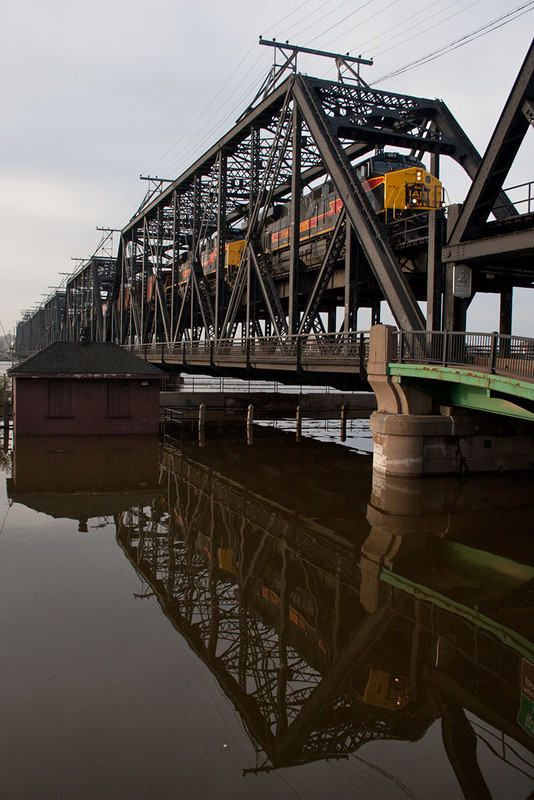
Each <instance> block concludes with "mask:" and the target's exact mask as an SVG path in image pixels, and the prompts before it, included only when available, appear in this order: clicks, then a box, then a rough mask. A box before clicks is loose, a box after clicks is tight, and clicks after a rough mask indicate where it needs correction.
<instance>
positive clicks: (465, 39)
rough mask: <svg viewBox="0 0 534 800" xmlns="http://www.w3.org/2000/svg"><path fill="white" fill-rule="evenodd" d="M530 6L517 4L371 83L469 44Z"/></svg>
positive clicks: (519, 15)
mask: <svg viewBox="0 0 534 800" xmlns="http://www.w3.org/2000/svg"><path fill="white" fill-rule="evenodd" d="M532 6H534V0H529V2H528V3H524V4H523V5H521V6H517V7H516V8H514V9H513V10H512V11H509V12H508V13H507V14H502V15H501V16H500V17H496V18H495V19H494V20H492V21H491V22H488V23H486V24H485V25H482V26H481V27H480V28H475V29H474V30H472V31H470V32H469V33H466V34H465V35H464V36H461V37H460V38H459V39H454V40H453V41H452V42H449V43H448V44H446V45H443V47H440V48H438V49H436V50H433V51H432V52H430V53H427V54H426V55H424V56H421V58H418V59H416V60H415V61H411V62H410V63H409V64H405V65H404V66H403V67H399V68H398V69H396V70H394V71H393V72H389V73H388V74H387V75H383V76H382V77H381V78H378V80H376V81H374V82H373V83H374V84H376V83H381V82H382V81H384V80H386V79H387V78H392V77H395V76H397V75H401V74H403V73H404V72H407V71H408V70H410V69H414V68H415V67H417V66H421V65H422V64H427V63H429V62H430V61H434V60H435V59H436V58H440V57H441V56H443V55H445V54H446V53H450V52H451V51H453V50H457V49H458V48H459V47H463V45H465V44H469V43H470V42H473V41H475V40H476V39H480V38H481V37H482V36H485V35H486V34H488V33H492V31H494V30H498V29H499V28H502V27H503V26H504V25H507V24H508V23H509V22H512V21H514V20H516V19H518V18H519V17H522V16H523V15H524V14H527V13H528V12H529V11H531V10H532ZM519 12H521V13H519ZM498 23H501V24H498Z"/></svg>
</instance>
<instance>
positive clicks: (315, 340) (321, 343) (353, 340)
mask: <svg viewBox="0 0 534 800" xmlns="http://www.w3.org/2000/svg"><path fill="white" fill-rule="evenodd" d="M130 349H131V350H132V351H133V352H135V353H137V354H138V355H141V356H143V357H144V358H145V359H148V358H149V357H150V356H152V357H159V358H161V360H162V361H164V360H165V359H167V358H173V359H178V360H181V361H182V363H184V364H186V363H187V362H188V361H189V360H192V359H198V360H202V361H205V362H206V363H211V362H213V361H214V360H215V359H216V360H217V361H219V362H221V361H225V360H231V359H232V360H235V359H238V360H241V361H243V363H249V362H250V361H251V360H252V359H254V358H258V357H259V358H262V359H265V360H268V361H272V362H273V363H276V361H284V360H287V359H291V360H293V359H294V360H295V362H296V363H297V364H299V363H300V362H302V360H303V359H306V358H310V359H321V360H323V359H324V360H328V361H330V360H334V361H335V360H336V359H347V358H349V359H350V358H353V359H357V360H358V361H359V362H360V363H364V362H365V361H366V360H367V358H368V355H369V331H351V332H349V333H321V334H306V335H294V336H256V337H255V336H251V337H248V338H234V339H204V340H200V341H181V342H176V343H169V342H157V343H153V344H140V345H139V344H132V345H131V346H130Z"/></svg>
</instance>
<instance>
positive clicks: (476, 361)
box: [395, 331, 534, 380]
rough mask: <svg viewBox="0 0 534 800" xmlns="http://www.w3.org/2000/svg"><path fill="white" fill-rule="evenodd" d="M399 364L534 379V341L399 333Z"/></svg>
mask: <svg viewBox="0 0 534 800" xmlns="http://www.w3.org/2000/svg"><path fill="white" fill-rule="evenodd" d="M395 336H396V357H395V360H396V361H397V362H398V363H412V364H440V365H441V366H443V367H463V368H466V367H467V368H472V369H473V370H481V371H483V372H490V373H507V374H510V375H516V376H518V377H521V378H528V379H531V380H533V379H534V339H527V338H523V337H519V336H507V335H504V334H499V333H495V332H494V333H465V332H458V331H435V332H426V331H397V332H396V334H395Z"/></svg>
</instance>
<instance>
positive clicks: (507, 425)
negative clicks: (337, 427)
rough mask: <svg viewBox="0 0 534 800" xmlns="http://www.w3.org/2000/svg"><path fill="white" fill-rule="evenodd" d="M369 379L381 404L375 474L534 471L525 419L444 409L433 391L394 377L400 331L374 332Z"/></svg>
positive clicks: (533, 431)
mask: <svg viewBox="0 0 534 800" xmlns="http://www.w3.org/2000/svg"><path fill="white" fill-rule="evenodd" d="M369 346H370V349H369V365H368V379H369V382H370V384H371V386H372V388H373V391H374V392H375V395H376V399H377V409H378V410H377V411H375V412H374V413H373V414H372V416H371V430H372V431H373V441H374V457H373V458H374V460H373V469H374V471H375V472H377V473H379V474H382V475H386V476H388V475H392V476H394V475H395V476H404V477H417V476H421V475H455V474H461V473H479V472H503V471H509V470H533V469H534V426H533V425H532V423H530V422H526V421H525V420H520V419H514V418H513V417H501V416H499V415H498V414H489V413H484V412H478V411H471V410H469V409H465V408H458V407H455V406H451V405H441V404H440V402H439V400H438V399H436V398H435V397H433V396H432V393H431V391H432V389H431V385H430V382H429V389H428V391H423V390H421V389H420V388H417V387H415V386H413V385H409V384H408V383H403V382H402V377H401V376H399V375H392V374H390V371H389V369H388V364H390V363H392V362H394V361H395V360H396V357H397V356H396V338H395V328H393V327H392V326H389V325H377V326H375V327H373V328H372V329H371V336H370V345H369Z"/></svg>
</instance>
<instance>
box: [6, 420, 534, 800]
mask: <svg viewBox="0 0 534 800" xmlns="http://www.w3.org/2000/svg"><path fill="white" fill-rule="evenodd" d="M289 443H290V440H289V438H288V437H287V436H285V435H283V434H279V433H278V432H276V431H272V430H270V431H268V432H266V431H262V430H261V429H260V430H259V431H258V432H257V434H256V436H255V444H254V446H253V447H250V446H247V444H246V443H245V442H243V441H241V440H240V437H238V439H237V440H236V438H233V439H232V438H231V437H229V436H228V432H224V431H223V433H222V434H221V435H220V437H215V436H214V438H209V437H208V441H207V443H206V446H205V447H203V448H202V449H201V450H200V449H199V448H198V447H197V446H196V443H194V442H193V441H192V442H191V443H188V441H187V437H185V440H182V441H181V442H180V445H179V448H178V445H177V444H176V445H173V444H172V442H167V443H166V444H165V446H164V447H163V448H162V450H161V453H160V464H159V470H160V489H159V490H157V491H156V489H155V487H154V483H153V477H154V470H153V469H152V468H153V466H154V461H153V458H152V456H150V459H149V460H150V469H149V472H150V475H149V474H148V473H147V474H145V475H144V476H143V475H137V476H136V477H135V480H134V482H135V484H136V485H135V487H134V486H133V485H132V486H131V487H130V488H131V489H134V488H135V491H136V492H138V494H137V495H136V496H135V497H134V496H130V498H129V500H130V502H129V503H123V504H122V506H120V504H119V505H118V506H115V507H114V509H113V511H112V512H110V511H108V512H106V511H105V510H104V511H103V512H102V513H112V514H113V519H114V522H115V525H116V535H117V540H118V542H119V544H120V546H121V547H122V548H123V550H124V552H125V554H126V555H127V557H128V558H129V559H130V561H131V562H132V564H133V565H134V566H135V569H136V570H137V572H138V573H139V575H140V576H141V578H142V579H143V581H144V582H145V592H144V594H151V593H154V594H155V595H157V598H158V600H159V603H160V606H161V608H162V610H163V611H164V613H165V614H166V615H167V616H168V618H169V619H170V620H171V621H172V623H173V624H174V626H175V628H176V629H177V630H178V631H179V632H180V634H181V635H182V636H183V637H185V639H186V640H187V641H188V643H189V645H190V647H191V648H192V649H193V651H194V652H195V653H196V654H197V655H198V656H199V657H200V658H201V659H202V660H203V661H204V662H205V664H207V665H208V667H209V669H210V670H211V671H212V672H213V674H214V675H215V677H216V678H217V680H218V682H219V684H220V686H221V688H222V690H223V691H224V692H225V694H226V695H227V696H228V698H229V699H230V700H231V701H232V703H233V705H234V706H235V708H236V709H237V711H238V712H239V714H240V715H241V718H242V720H243V723H244V725H245V728H246V730H247V732H248V735H249V736H250V738H251V740H252V742H253V744H254V746H255V748H256V753H257V760H256V764H243V765H242V766H243V768H244V770H245V772H257V771H265V770H271V769H273V768H281V767H287V766H293V765H298V764H304V763H308V762H310V761H317V760H320V759H329V758H335V759H337V758H344V757H347V756H349V755H350V754H352V753H355V752H356V751H357V750H358V749H359V748H361V747H362V745H364V744H366V743H370V742H377V743H378V742H381V741H382V742H383V741H385V740H390V741H391V740H397V741H406V742H414V741H417V740H420V739H421V738H422V737H423V736H424V734H425V733H426V732H427V730H428V729H429V727H430V726H431V725H432V723H434V722H435V721H436V720H441V731H442V738H443V747H444V750H445V752H446V755H447V757H448V759H449V761H450V764H451V765H452V768H453V769H454V772H455V774H456V778H457V780H458V783H459V785H460V787H461V790H462V792H463V793H464V795H465V796H467V797H490V796H491V795H490V793H489V791H488V789H487V780H486V776H485V774H484V765H483V764H482V762H481V761H480V749H478V750H477V744H480V742H482V741H484V742H486V743H487V745H488V747H489V748H491V749H492V751H493V752H494V754H496V755H495V757H496V758H498V759H501V760H502V761H504V762H507V764H508V767H507V769H511V770H512V772H513V770H516V771H517V775H518V776H521V780H523V781H524V779H525V776H530V777H531V778H532V777H534V755H533V754H534V738H533V736H532V735H531V733H530V734H529V732H528V730H527V728H528V725H527V724H525V721H526V717H525V714H523V716H521V713H520V706H521V702H522V695H524V691H523V690H524V674H525V669H527V670H528V669H529V668H530V667H529V665H530V664H532V663H534V644H533V642H532V630H533V621H534V604H533V590H534V561H533V558H532V542H531V538H529V534H530V521H531V519H532V512H533V510H534V509H533V500H532V497H531V496H530V495H529V494H528V493H527V492H525V482H524V481H523V478H510V477H495V478H488V477H484V478H483V479H479V478H476V477H473V478H464V479H461V480H456V479H423V480H421V481H415V480H411V481H402V480H400V479H398V480H397V481H392V480H390V479H388V480H387V481H386V480H385V479H383V478H382V479H379V478H375V480H374V483H373V490H372V494H371V497H370V498H369V487H370V483H371V471H370V470H371V460H370V459H368V458H366V457H362V456H357V455H356V454H351V453H348V452H347V451H346V450H344V449H343V448H340V447H339V446H336V445H331V444H326V443H318V442H313V441H311V440H308V441H306V440H305V441H303V442H301V443H300V444H299V445H296V444H293V443H292V442H291V447H289V446H288V445H289ZM281 448H284V458H283V459H280V450H281ZM150 452H151V453H152V454H153V450H151V449H150ZM15 453H16V461H15V467H16V469H15V471H14V480H13V481H12V483H11V495H12V496H13V497H16V499H17V500H19V501H20V502H26V503H28V504H30V505H33V507H39V508H40V509H42V510H46V509H45V506H46V503H45V501H44V500H43V498H45V497H46V492H47V486H46V485H45V484H43V479H42V477H41V478H37V477H36V478H35V480H36V481H38V482H39V481H40V484H39V485H37V484H36V485H35V486H33V487H32V485H31V475H32V474H33V475H34V476H37V475H42V470H41V471H37V470H35V469H34V467H35V465H36V463H37V462H36V461H35V459H36V458H37V460H39V459H40V463H41V464H43V463H44V461H43V457H42V454H41V456H39V455H38V454H39V447H38V446H36V444H35V440H34V441H33V446H32V448H31V449H30V450H25V449H24V447H23V446H20V447H19V446H18V443H16V450H15ZM36 454H37V455H36ZM138 455H140V454H139V453H138ZM106 458H107V463H110V457H109V455H108V456H107V457H106ZM114 458H115V459H116V458H117V456H115V457H114ZM134 460H135V459H134ZM112 461H113V458H112ZM137 461H139V459H137ZM51 463H53V464H55V467H56V468H57V464H58V461H57V459H56V460H54V459H52V461H50V458H49V457H48V464H51ZM147 463H148V462H147ZM54 480H55V479H54ZM93 483H94V481H93ZM126 488H127V487H126V486H125V485H123V486H122V487H121V489H122V491H123V492H124V491H125V490H126ZM82 489H83V487H81V485H80V483H79V482H78V483H75V485H71V486H70V487H69V486H68V485H67V484H64V485H63V490H64V492H65V493H66V494H68V493H69V491H70V494H71V497H72V498H74V499H73V503H74V506H75V505H76V502H78V503H79V502H80V496H81V495H83V491H82ZM93 494H94V492H93ZM75 495H76V496H77V499H76V498H75ZM38 496H41V501H40V502H39V501H37V500H36V498H37V497H38ZM124 498H125V495H123V499H124ZM93 500H94V498H93ZM43 503H45V506H43ZM102 508H103V509H105V504H104V505H103V506H102ZM47 513H51V512H50V511H47ZM69 515H70V516H74V517H75V518H77V516H76V513H75V511H74V512H73V513H72V514H69ZM496 520H497V521H498V522H497V524H496ZM522 675H523V677H522ZM527 700H528V698H527ZM523 708H524V705H523ZM518 720H519V721H518ZM420 768H421V769H423V770H424V769H427V767H425V766H424V765H423V766H421V767H420ZM507 775H508V773H507ZM429 780H430V778H429ZM512 791H513V790H512Z"/></svg>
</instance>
